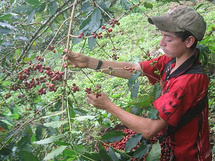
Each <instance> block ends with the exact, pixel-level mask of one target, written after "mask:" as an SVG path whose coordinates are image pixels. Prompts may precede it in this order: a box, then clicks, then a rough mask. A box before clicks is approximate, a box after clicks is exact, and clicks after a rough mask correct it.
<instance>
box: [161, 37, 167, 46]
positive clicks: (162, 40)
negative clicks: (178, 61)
mask: <svg viewBox="0 0 215 161" xmlns="http://www.w3.org/2000/svg"><path fill="white" fill-rule="evenodd" d="M165 45H166V44H165V41H164V36H162V38H161V40H160V46H161V47H164V46H165Z"/></svg>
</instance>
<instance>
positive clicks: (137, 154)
mask: <svg viewBox="0 0 215 161" xmlns="http://www.w3.org/2000/svg"><path fill="white" fill-rule="evenodd" d="M150 147H151V144H147V143H146V141H145V140H143V141H142V142H141V144H140V146H139V147H138V148H137V149H136V150H135V151H134V154H133V157H134V158H138V159H141V158H142V157H143V156H144V155H145V154H147V153H148V151H149V150H150Z"/></svg>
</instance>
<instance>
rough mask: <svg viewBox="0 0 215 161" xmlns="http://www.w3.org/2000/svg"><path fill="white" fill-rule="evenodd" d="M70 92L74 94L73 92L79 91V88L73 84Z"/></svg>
mask: <svg viewBox="0 0 215 161" xmlns="http://www.w3.org/2000/svg"><path fill="white" fill-rule="evenodd" d="M71 90H72V91H73V92H74V93H75V92H77V91H79V87H78V86H77V85H76V84H75V83H73V84H72V88H71Z"/></svg>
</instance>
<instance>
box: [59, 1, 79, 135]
mask: <svg viewBox="0 0 215 161" xmlns="http://www.w3.org/2000/svg"><path fill="white" fill-rule="evenodd" d="M76 4H77V0H75V1H74V2H73V8H72V12H71V16H70V23H69V29H68V34H67V44H66V51H67V53H66V54H68V52H69V43H70V33H71V29H72V22H73V18H74V14H75V7H76ZM66 81H67V68H65V74H64V81H63V86H64V87H66V84H67V82H66ZM62 99H64V97H62ZM62 101H63V100H62ZM66 107H67V113H68V119H69V129H70V131H72V124H71V120H70V113H69V111H70V110H69V100H68V91H67V90H66ZM62 110H64V106H63V104H62Z"/></svg>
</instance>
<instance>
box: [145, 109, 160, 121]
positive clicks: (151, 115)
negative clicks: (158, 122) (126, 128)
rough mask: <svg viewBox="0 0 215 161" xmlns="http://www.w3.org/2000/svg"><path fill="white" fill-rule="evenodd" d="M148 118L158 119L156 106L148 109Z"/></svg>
mask: <svg viewBox="0 0 215 161" xmlns="http://www.w3.org/2000/svg"><path fill="white" fill-rule="evenodd" d="M147 118H150V119H158V110H157V109H156V108H155V107H154V106H151V107H149V108H148V116H147Z"/></svg>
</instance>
